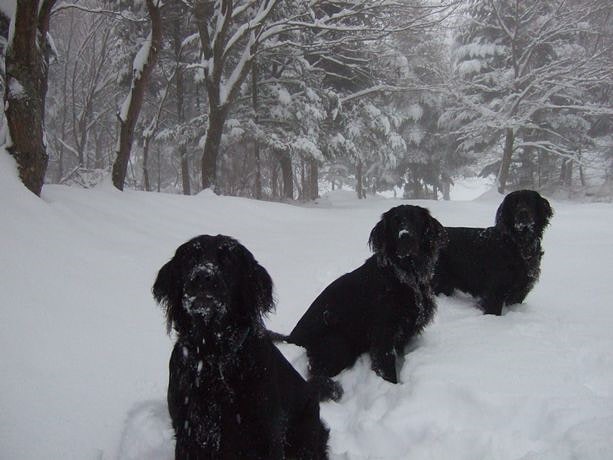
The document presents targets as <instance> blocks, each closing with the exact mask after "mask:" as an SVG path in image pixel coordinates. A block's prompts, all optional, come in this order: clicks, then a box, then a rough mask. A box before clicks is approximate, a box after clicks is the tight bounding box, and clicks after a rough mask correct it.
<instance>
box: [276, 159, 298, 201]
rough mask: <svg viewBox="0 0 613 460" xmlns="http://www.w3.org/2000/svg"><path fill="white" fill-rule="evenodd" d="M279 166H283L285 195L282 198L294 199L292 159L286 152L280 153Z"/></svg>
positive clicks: (282, 176)
mask: <svg viewBox="0 0 613 460" xmlns="http://www.w3.org/2000/svg"><path fill="white" fill-rule="evenodd" d="M277 157H278V158H279V166H281V178H282V180H283V194H282V196H281V198H286V199H288V200H293V199H294V174H293V171H292V159H291V158H290V156H289V154H287V153H285V152H278V153H277Z"/></svg>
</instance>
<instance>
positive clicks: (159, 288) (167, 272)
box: [152, 255, 183, 333]
mask: <svg viewBox="0 0 613 460" xmlns="http://www.w3.org/2000/svg"><path fill="white" fill-rule="evenodd" d="M178 265H179V264H178V263H177V257H176V255H175V257H173V258H172V259H171V260H170V261H168V262H166V264H164V266H163V267H162V268H161V269H160V271H159V272H158V274H157V277H156V279H155V282H154V283H153V288H152V292H153V297H154V298H155V300H156V301H157V302H158V303H159V304H160V305H161V306H162V307H163V308H164V310H165V313H166V328H167V331H168V332H169V333H170V330H171V329H172V326H173V323H176V321H177V315H178V314H179V309H180V308H181V299H182V297H183V285H182V278H181V273H180V271H179V266H178Z"/></svg>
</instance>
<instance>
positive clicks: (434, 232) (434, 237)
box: [425, 209, 448, 249]
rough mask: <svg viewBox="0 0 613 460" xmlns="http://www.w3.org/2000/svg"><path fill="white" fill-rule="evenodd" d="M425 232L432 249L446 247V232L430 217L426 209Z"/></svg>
mask: <svg viewBox="0 0 613 460" xmlns="http://www.w3.org/2000/svg"><path fill="white" fill-rule="evenodd" d="M425 211H426V216H425V221H426V231H425V234H426V236H427V238H428V241H429V242H430V244H431V246H432V249H438V248H441V247H443V246H446V245H447V242H448V238H447V231H446V230H445V227H443V226H442V225H441V223H440V222H439V221H438V220H436V219H435V218H434V217H432V216H431V215H430V212H429V211H428V210H427V209H426V210H425Z"/></svg>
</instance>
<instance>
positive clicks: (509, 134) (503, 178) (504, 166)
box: [498, 128, 515, 193]
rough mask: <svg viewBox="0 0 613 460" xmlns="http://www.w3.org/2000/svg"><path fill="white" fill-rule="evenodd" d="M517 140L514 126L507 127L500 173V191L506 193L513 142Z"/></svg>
mask: <svg viewBox="0 0 613 460" xmlns="http://www.w3.org/2000/svg"><path fill="white" fill-rule="evenodd" d="M514 142H515V133H514V132H513V128H507V130H506V138H505V141H504V151H503V154H502V163H501V164H500V171H499V173H498V193H504V191H505V189H506V186H507V180H508V179H509V170H510V169H511V158H512V156H513V144H514Z"/></svg>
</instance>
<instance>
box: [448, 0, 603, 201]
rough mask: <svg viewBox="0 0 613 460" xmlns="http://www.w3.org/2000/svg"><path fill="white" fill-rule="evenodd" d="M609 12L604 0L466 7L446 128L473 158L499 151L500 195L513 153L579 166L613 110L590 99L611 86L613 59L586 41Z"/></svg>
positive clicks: (504, 1)
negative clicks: (597, 123)
mask: <svg viewBox="0 0 613 460" xmlns="http://www.w3.org/2000/svg"><path fill="white" fill-rule="evenodd" d="M611 8H613V6H612V5H611V3H610V2H608V1H601V0H586V1H581V2H567V1H566V0H547V1H540V2H528V1H522V0H472V1H470V2H469V3H468V7H467V10H466V17H465V18H464V19H463V21H462V23H461V26H460V29H459V34H458V35H457V38H456V46H455V49H454V54H455V58H456V67H455V70H456V72H455V79H456V81H459V82H460V86H459V87H458V86H457V85H456V84H455V83H454V84H452V85H450V88H451V89H450V94H453V95H454V97H455V98H456V104H455V106H454V107H453V108H452V109H451V110H449V111H448V112H447V114H446V115H445V118H444V123H445V124H446V125H447V126H449V127H451V128H452V129H454V130H455V132H456V134H457V135H458V137H459V148H460V149H461V150H463V151H465V152H468V153H469V154H473V155H474V154H478V153H480V152H483V151H484V150H490V149H497V148H499V149H500V150H501V151H502V153H501V160H499V162H498V191H499V192H500V193H503V192H504V191H505V189H506V186H507V182H508V179H509V173H510V171H511V165H512V161H513V159H514V154H515V156H516V158H518V159H519V160H520V161H521V162H522V167H523V168H524V169H528V168H530V165H531V164H535V163H536V161H535V159H534V156H535V154H538V155H543V154H544V155H555V156H558V157H562V158H565V159H566V160H571V161H576V160H578V157H577V152H578V151H580V150H581V148H582V147H585V143H586V141H587V136H586V135H585V134H586V133H587V131H589V128H590V125H591V122H592V119H593V117H594V116H598V115H602V114H609V115H610V114H611V113H613V112H612V111H611V108H610V107H607V106H605V105H603V104H602V103H601V102H600V101H595V100H593V99H592V98H590V97H589V92H590V90H592V89H593V88H594V87H596V86H598V85H610V83H611V75H612V74H613V66H612V62H611V60H610V56H607V54H606V53H605V52H603V50H599V49H594V48H592V47H586V46H585V45H584V44H583V43H582V41H581V36H582V35H584V34H586V33H590V30H591V29H592V27H593V24H592V20H593V19H594V18H596V17H599V16H601V15H606V14H610V11H611ZM528 175H531V174H528ZM523 185H525V186H533V185H534V181H533V179H529V180H524V183H523Z"/></svg>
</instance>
